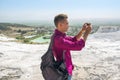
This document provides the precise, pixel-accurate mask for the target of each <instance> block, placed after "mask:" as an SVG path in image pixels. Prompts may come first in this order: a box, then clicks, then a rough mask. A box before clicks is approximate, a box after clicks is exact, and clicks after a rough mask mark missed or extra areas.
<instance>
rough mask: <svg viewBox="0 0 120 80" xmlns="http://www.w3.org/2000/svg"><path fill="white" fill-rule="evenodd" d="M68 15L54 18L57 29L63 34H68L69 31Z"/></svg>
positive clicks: (59, 15)
mask: <svg viewBox="0 0 120 80" xmlns="http://www.w3.org/2000/svg"><path fill="white" fill-rule="evenodd" d="M67 18H68V17H67V15H66V14H58V15H56V16H55V18H54V24H55V26H56V27H57V29H59V30H61V31H62V32H66V31H67V30H68V20H67Z"/></svg>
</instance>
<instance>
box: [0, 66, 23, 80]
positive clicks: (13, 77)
mask: <svg viewBox="0 0 120 80" xmlns="http://www.w3.org/2000/svg"><path fill="white" fill-rule="evenodd" d="M22 74H23V72H22V70H21V69H20V68H13V67H1V66H0V80H17V79H19V78H20V77H21V76H22Z"/></svg>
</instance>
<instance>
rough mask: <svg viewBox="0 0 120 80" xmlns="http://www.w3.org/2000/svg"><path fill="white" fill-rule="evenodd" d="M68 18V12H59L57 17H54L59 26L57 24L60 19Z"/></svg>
mask: <svg viewBox="0 0 120 80" xmlns="http://www.w3.org/2000/svg"><path fill="white" fill-rule="evenodd" d="M67 18H68V16H67V15H66V14H58V15H56V16H55V18H54V24H55V26H56V27H57V25H58V23H59V22H60V21H63V20H64V19H67Z"/></svg>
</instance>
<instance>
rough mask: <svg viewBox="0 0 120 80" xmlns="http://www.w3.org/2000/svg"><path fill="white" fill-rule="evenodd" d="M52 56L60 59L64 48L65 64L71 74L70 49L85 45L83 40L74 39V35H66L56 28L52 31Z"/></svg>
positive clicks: (72, 67)
mask: <svg viewBox="0 0 120 80" xmlns="http://www.w3.org/2000/svg"><path fill="white" fill-rule="evenodd" d="M54 34H55V35H54V45H53V50H54V56H55V57H56V59H57V61H61V60H62V58H63V54H62V53H63V50H65V51H66V52H65V65H66V68H67V71H68V73H69V75H72V70H73V69H74V66H73V64H72V59H71V53H70V50H81V49H82V48H83V47H84V46H85V41H84V40H83V39H80V40H79V41H77V40H76V37H70V36H66V34H65V33H62V32H60V31H58V30H57V29H56V30H55V32H54Z"/></svg>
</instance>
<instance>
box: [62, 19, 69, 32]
mask: <svg viewBox="0 0 120 80" xmlns="http://www.w3.org/2000/svg"><path fill="white" fill-rule="evenodd" d="M60 24H61V29H62V30H63V31H64V32H66V31H67V30H68V28H69V25H68V24H69V23H68V20H67V19H65V20H64V21H62V22H61V23H60Z"/></svg>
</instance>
